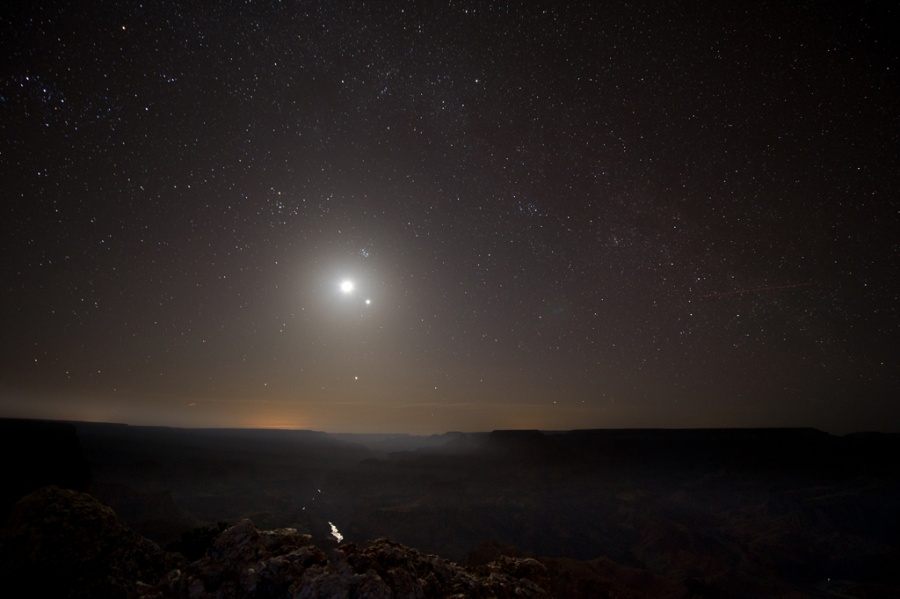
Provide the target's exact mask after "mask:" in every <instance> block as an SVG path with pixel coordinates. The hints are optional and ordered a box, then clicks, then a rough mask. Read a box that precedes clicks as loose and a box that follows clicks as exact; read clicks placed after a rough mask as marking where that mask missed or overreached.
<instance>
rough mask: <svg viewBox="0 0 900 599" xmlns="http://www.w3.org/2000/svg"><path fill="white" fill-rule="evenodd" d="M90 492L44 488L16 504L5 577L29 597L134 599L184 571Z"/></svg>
mask: <svg viewBox="0 0 900 599" xmlns="http://www.w3.org/2000/svg"><path fill="white" fill-rule="evenodd" d="M183 566H184V560H183V558H180V556H178V555H177V554H170V553H166V552H165V551H163V550H162V549H160V547H159V546H158V545H157V544H156V543H154V542H152V541H150V540H148V539H145V538H144V537H142V536H140V535H138V534H137V533H135V532H134V531H132V530H131V529H129V528H127V527H126V526H125V525H124V524H122V522H121V521H120V520H119V519H118V518H117V517H116V514H115V513H114V512H113V510H112V509H111V508H109V507H107V506H105V505H103V504H101V503H100V502H98V501H97V500H96V499H94V498H93V497H91V496H90V495H87V494H85V493H79V492H77V491H72V490H69V489H59V488H57V487H45V488H43V489H40V490H38V491H35V492H34V493H31V494H30V495H27V496H25V497H24V498H22V499H21V500H20V501H18V502H17V503H16V504H15V505H14V506H13V508H12V510H11V512H10V516H9V520H8V521H7V524H6V527H5V529H4V530H3V533H2V536H0V577H2V578H3V580H7V581H21V582H22V583H23V585H24V588H27V589H28V594H29V596H32V597H69V598H82V597H84V598H88V597H110V598H117V597H123V598H130V597H136V596H137V594H138V588H139V586H140V583H141V582H155V581H156V580H158V579H159V578H160V577H161V576H163V575H165V573H166V572H168V571H170V570H171V569H173V568H177V567H183Z"/></svg>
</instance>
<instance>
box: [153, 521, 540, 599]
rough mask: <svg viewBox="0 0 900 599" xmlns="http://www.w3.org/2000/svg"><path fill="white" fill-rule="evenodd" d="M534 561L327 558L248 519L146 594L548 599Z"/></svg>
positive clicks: (394, 547)
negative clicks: (477, 564)
mask: <svg viewBox="0 0 900 599" xmlns="http://www.w3.org/2000/svg"><path fill="white" fill-rule="evenodd" d="M544 578H546V570H545V568H544V566H543V565H542V564H541V563H540V562H538V561H537V560H534V559H528V558H503V559H501V560H498V561H495V562H492V563H491V564H489V565H488V566H487V567H486V568H483V569H480V570H479V571H477V572H475V571H469V570H466V569H464V568H461V567H460V566H458V565H456V564H454V563H451V562H449V561H447V560H445V559H442V558H440V557H437V556H434V555H427V554H424V553H420V552H419V551H416V550H415V549H410V548H409V547H404V546H403V545H400V544H399V543H394V542H392V541H389V540H387V539H378V540H377V541H373V542H371V543H368V544H367V545H366V546H365V547H358V546H357V545H355V544H353V543H349V544H346V545H342V546H341V547H339V548H337V549H333V550H330V551H328V552H325V551H323V550H322V549H320V548H318V547H316V546H315V545H313V543H312V538H311V537H310V536H309V535H306V534H300V533H298V532H297V531H296V530H294V529H291V528H287V529H280V530H272V531H261V530H258V529H257V528H256V527H255V526H254V525H253V523H252V522H250V521H249V520H244V521H242V522H240V523H238V524H237V525H235V526H233V527H231V528H229V529H228V530H226V531H225V532H223V533H222V534H221V535H220V536H219V537H218V538H217V539H216V540H215V542H214V543H213V546H212V547H211V548H210V550H209V551H208V552H207V555H206V556H205V557H203V558H202V559H200V560H197V561H195V562H194V563H192V564H190V565H189V566H188V567H187V568H185V569H183V570H173V571H171V572H170V573H169V574H168V575H167V576H166V577H165V578H164V579H163V580H161V581H160V582H159V583H158V584H157V585H155V586H153V587H145V588H144V589H143V591H142V595H143V596H144V597H145V598H147V599H149V598H151V597H152V598H169V597H178V598H199V597H214V598H221V599H226V598H233V597H234V598H236V597H255V598H257V599H262V598H272V599H275V598H279V599H280V598H285V599H287V598H291V599H313V598H316V599H319V598H322V599H324V598H334V599H339V598H349V597H366V598H373V599H379V598H384V599H388V598H392V597H411V598H422V599H426V598H429V597H440V598H445V597H460V598H463V597H472V598H480V597H484V598H487V597H496V598H497V599H503V598H506V597H510V598H512V597H516V598H523V599H524V598H528V597H533V598H539V597H549V596H550V595H549V594H548V593H547V592H546V590H545V589H544V588H543V587H542V586H540V585H539V584H538V581H542V579H544Z"/></svg>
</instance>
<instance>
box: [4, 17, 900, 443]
mask: <svg viewBox="0 0 900 599" xmlns="http://www.w3.org/2000/svg"><path fill="white" fill-rule="evenodd" d="M858 4H859V6H853V7H850V6H847V7H843V8H835V9H831V8H829V9H825V8H823V7H819V6H817V5H804V6H799V7H797V6H782V5H781V4H778V3H774V4H770V3H764V2H759V3H743V2H739V3H736V4H734V5H728V6H723V5H719V4H716V5H712V4H708V5H703V4H701V5H697V6H695V7H678V6H669V5H666V6H660V5H658V4H657V3H649V2H648V3H637V4H632V3H621V4H616V5H614V6H608V7H598V6H593V5H592V4H590V3H583V4H582V3H576V4H572V5H569V6H557V5H556V4H553V3H539V4H529V5H527V6H521V7H520V6H516V5H513V4H508V3H503V2H486V3H482V2H452V1H445V2H436V1H435V2H422V3H408V2H377V3H368V2H359V1H353V2H300V1H296V2H236V1H215V2H208V3H203V4H202V5H200V4H196V3H185V4H182V3H176V2H172V1H169V0H164V1H162V2H156V3H139V2H135V1H131V0H129V1H126V2H104V1H95V2H89V3H87V4H79V5H78V6H70V5H69V4H67V3H62V2H39V3H36V4H33V5H29V6H23V7H14V8H4V9H2V12H0V17H2V20H0V28H2V33H0V40H2V41H0V45H2V48H3V55H4V56H5V60H4V61H3V69H2V79H0V127H2V135H0V152H2V154H0V156H2V158H0V168H2V174H0V180H2V195H3V202H2V215H3V216H2V219H3V222H4V225H5V226H4V229H5V233H4V236H3V242H2V244H3V253H4V256H5V259H4V261H3V262H2V270H0V285H2V300H0V301H2V310H0V325H2V331H3V342H2V344H0V412H2V415H7V416H28V417H44V418H68V419H80V420H108V421H118V422H128V423H134V424H165V425H172V426H276V427H298V428H313V429H318V430H330V431H390V432H443V431H446V430H490V429H493V428H542V429H571V428H601V427H622V426H628V427H643V426H648V427H683V426H689V427H690V426H816V427H820V428H824V429H826V430H830V431H835V432H846V431H851V430H872V429H876V430H897V427H898V422H900V419H898V417H900V408H898V405H897V401H896V397H898V392H900V376H898V364H897V356H898V355H900V352H898V350H900V347H898V342H897V339H898V319H897V298H898V285H897V283H896V278H895V273H896V272H897V271H898V266H900V261H898V245H897V231H898V230H900V227H898V225H900V223H898V190H900V186H898V173H900V168H898V164H900V161H898V108H897V107H898V105H900V103H898V79H897V72H898V69H900V48H898V44H897V42H896V41H895V37H894V35H893V30H892V28H891V27H890V26H889V23H891V22H895V21H896V18H897V15H896V10H895V9H892V8H889V7H885V6H883V5H880V4H876V3H858Z"/></svg>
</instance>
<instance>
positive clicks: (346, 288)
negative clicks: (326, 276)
mask: <svg viewBox="0 0 900 599" xmlns="http://www.w3.org/2000/svg"><path fill="white" fill-rule="evenodd" d="M341 291H343V292H344V293H350V292H351V291H353V281H341Z"/></svg>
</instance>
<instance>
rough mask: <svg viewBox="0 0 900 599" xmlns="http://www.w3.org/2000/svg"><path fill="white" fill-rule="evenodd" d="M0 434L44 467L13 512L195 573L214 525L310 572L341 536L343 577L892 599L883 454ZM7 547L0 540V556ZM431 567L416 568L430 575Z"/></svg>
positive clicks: (568, 435)
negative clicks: (279, 544)
mask: <svg viewBox="0 0 900 599" xmlns="http://www.w3.org/2000/svg"><path fill="white" fill-rule="evenodd" d="M2 426H3V427H4V428H3V430H4V431H8V432H9V431H12V432H10V433H9V435H7V438H8V439H18V443H20V444H21V447H22V448H26V449H25V451H19V450H17V449H16V447H15V444H10V442H6V444H5V445H4V449H5V455H6V457H7V459H10V458H11V457H12V456H19V455H24V454H25V453H27V452H28V451H31V452H34V453H35V455H38V454H40V455H41V456H43V457H41V458H40V459H38V460H36V461H35V462H33V464H34V465H33V467H31V468H30V469H27V468H26V469H24V470H22V469H19V470H15V469H13V470H12V475H13V477H14V480H12V481H11V483H12V484H11V485H10V486H8V488H11V489H16V490H17V491H16V492H17V493H19V494H20V495H24V494H25V493H27V492H29V491H31V490H33V487H35V485H36V484H38V483H40V484H45V483H54V484H57V485H58V486H62V487H71V488H77V489H81V490H86V491H88V492H89V493H90V494H91V495H92V496H93V497H96V499H97V500H99V501H100V502H102V504H106V505H108V506H111V507H112V509H113V510H114V511H115V514H117V516H118V518H119V519H121V521H122V522H123V523H124V524H125V525H127V527H128V528H129V529H130V530H133V531H135V534H136V535H142V536H143V537H147V538H148V539H151V540H152V541H154V542H155V543H156V544H158V545H159V546H161V547H168V548H169V549H171V550H175V549H178V550H180V551H181V552H182V553H184V554H188V553H192V555H190V556H189V557H190V559H191V560H197V559H205V558H202V557H201V556H202V555H203V551H204V549H206V548H207V547H211V546H212V545H213V544H214V543H215V542H218V541H217V540H216V539H218V538H219V537H221V536H222V535H224V534H227V531H228V530H231V529H232V528H234V527H233V526H232V527H231V528H229V527H228V526H226V524H225V523H228V524H229V525H238V524H240V523H241V522H243V521H244V519H249V520H250V521H252V523H253V524H252V525H250V524H244V525H242V526H243V527H244V528H242V529H240V530H243V531H244V533H242V534H250V535H251V536H253V534H256V533H252V534H251V532H249V531H251V528H252V530H257V531H259V530H263V531H264V530H274V529H281V528H292V529H296V531H297V534H299V535H308V537H309V547H313V546H314V547H316V548H317V549H316V550H315V551H320V552H324V553H322V555H324V556H326V558H327V559H326V560H325V561H324V562H322V561H321V560H322V559H323V558H321V557H318V558H316V559H318V560H319V561H320V562H321V563H319V562H317V563H319V566H321V568H323V570H322V572H323V573H326V571H329V570H328V568H331V567H332V565H333V564H332V562H333V559H337V558H334V556H333V555H331V554H329V553H328V552H329V551H335V550H337V547H338V545H339V544H340V543H339V540H337V539H336V536H335V533H337V534H340V535H342V536H343V541H342V543H343V548H342V549H341V551H342V553H341V555H343V556H344V557H341V558H340V559H341V560H344V559H349V560H350V561H351V562H353V560H354V559H357V558H351V557H349V556H351V555H357V554H358V555H362V554H363V553H365V552H366V551H370V553H368V554H365V555H367V556H368V557H365V558H363V557H360V558H358V559H359V560H362V561H360V562H359V564H362V563H363V562H365V561H366V560H375V561H376V562H377V561H378V560H379V559H382V558H379V557H377V556H378V555H380V554H381V553H383V552H388V553H390V551H393V550H390V549H389V546H390V544H389V542H387V541H382V542H381V543H382V544H381V545H373V546H372V547H375V548H374V549H371V550H370V549H366V548H365V547H366V546H365V543H366V542H367V541H370V540H373V539H391V542H392V543H395V544H398V545H396V546H397V547H403V549H402V551H401V553H403V555H404V556H406V557H404V558H403V559H407V558H408V559H409V560H412V561H413V562H415V560H419V559H425V558H422V557H421V556H433V555H438V556H441V557H442V558H447V559H450V560H453V561H454V562H458V563H459V564H462V565H465V566H468V567H469V568H470V569H469V570H468V571H467V572H468V574H466V575H465V576H464V575H463V574H457V573H453V572H450V571H449V570H447V571H446V572H445V571H444V570H440V571H441V572H444V574H441V576H444V575H446V576H450V577H451V578H452V577H453V576H458V577H457V578H454V580H456V581H457V583H458V584H459V585H463V586H464V585H465V584H469V582H465V581H467V580H469V579H468V578H466V576H476V578H477V574H478V569H479V568H482V569H483V568H488V569H490V568H495V569H496V568H499V567H500V566H497V565H496V564H498V563H505V564H506V566H503V568H506V570H503V572H504V575H509V576H512V579H515V580H518V581H520V583H521V584H523V585H524V584H525V583H524V582H521V581H523V580H529V581H530V582H531V583H534V585H536V586H535V589H537V590H534V589H532V590H534V592H535V593H538V594H535V595H533V596H544V595H540V594H539V593H542V592H543V593H546V594H547V595H546V596H556V597H604V596H613V595H615V596H625V597H664V596H668V597H690V596H696V597H719V596H721V597H760V596H770V597H774V596H786V595H789V594H791V593H795V594H798V596H799V595H802V596H821V597H833V596H850V597H855V596H866V597H879V596H884V597H888V596H897V595H898V594H900V584H898V582H897V580H896V570H897V564H900V510H898V509H897V507H898V506H900V463H898V460H897V458H896V457H895V456H897V455H900V452H898V449H900V437H898V436H897V435H887V434H857V435H847V436H843V437H838V436H833V435H829V434H827V433H823V432H821V431H817V430H813V429H732V430H724V429H708V430H707V429H704V430H584V431H570V432H546V431H543V432H542V431H494V432H492V433H446V434H444V435H435V436H431V437H415V436H409V435H328V434H324V433H316V432H310V431H272V430H188V429H168V428H146V427H131V426H124V425H109V424H87V423H62V424H54V423H31V422H23V421H5V422H2ZM76 435H77V436H76ZM40 438H46V439H47V440H48V441H47V444H46V445H43V444H41V443H39V442H38V441H37V439H40ZM35 447H43V448H44V449H43V450H41V451H43V452H44V453H40V452H38V450H37V449H35ZM27 448H31V449H27ZM85 464H89V465H90V474H89V476H88V472H87V469H86V467H85ZM16 477H18V478H16ZM17 498H18V497H12V496H11V495H10V499H9V503H11V502H12V501H13V500H14V499H17ZM18 517H19V518H20V519H21V517H22V516H21V512H20V514H19V516H18ZM20 526H21V524H20ZM248 527H250V528H248ZM223 531H225V532H223ZM338 531H339V532H338ZM10 534H11V533H10V531H9V527H7V531H6V533H5V537H4V538H5V539H6V541H5V542H6V546H7V548H8V544H9V539H10ZM232 534H237V533H232ZM254 538H255V537H254ZM291 538H292V539H294V537H291ZM298 538H299V537H298ZM291 543H293V544H294V545H296V544H297V543H299V541H297V540H296V539H294V540H292V541H291ZM303 543H306V541H304V542H303ZM303 543H300V545H302V546H304V547H305V546H306V545H304V544H303ZM348 543H349V545H348ZM385 543H387V544H385ZM294 545H291V546H292V547H293V546H294ZM187 547H191V549H190V550H188V549H187ZM198 548H199V549H198ZM409 548H415V550H412V549H409ZM291 551H293V549H292V550H291ZM308 551H312V549H309V550H308ZM398 551H399V550H398ZM412 551H418V552H422V553H416V554H415V555H417V556H420V557H411V556H412V555H413V554H412V553H409V552H412ZM354 552H356V553H354ZM360 552H362V553H360ZM313 553H315V552H313ZM6 555H8V553H7V554H6ZM154 555H155V554H154ZM208 555H209V554H208V552H207V557H208ZM279 555H280V554H279ZM285 555H286V554H285ZM316 555H318V554H316ZM275 557H277V556H275ZM275 557H273V558H272V559H275ZM154 559H156V558H154ZM167 559H169V558H167ZM278 559H287V558H282V557H279V558H278ZM398 559H399V558H398ZM329 560H332V561H329ZM431 560H432V558H431V557H428V558H427V559H426V560H425V561H426V562H427V563H428V564H431V565H429V566H427V567H428V568H432V570H431V571H432V572H437V570H433V568H438V565H436V564H437V562H432V561H431ZM503 560H507V561H506V562H503ZM509 560H525V561H520V562H516V563H513V562H511V561H509ZM527 560H532V561H530V562H529V561H527ZM165 563H166V564H169V563H170V562H165ZM195 563H197V562H195ZM272 563H273V564H274V563H276V562H272ZM279 563H280V562H279ZM336 563H337V562H334V564H336ZM353 563H354V564H355V563H356V562H353ZM366 563H368V562H366ZM410 563H412V562H410ZM416 563H418V562H416ZM422 563H423V564H424V563H425V562H422ZM329 564H332V565H329ZM491 564H494V565H491ZM535 564H537V565H535ZM154 567H155V566H154ZM198 567H200V566H198ZM203 567H204V568H206V567H212V566H211V565H210V564H209V563H206V565H204V566H203ZM273 567H274V566H273ZM292 567H293V566H292ZM308 567H309V565H308V564H307V565H305V566H303V568H308ZM334 567H337V566H334ZM353 567H354V568H356V567H357V566H356V565H354V566H353ZM362 567H363V566H362V565H359V568H362ZM422 567H423V568H424V567H425V566H424V565H423V566H422ZM454 567H456V566H454ZM516 568H519V569H522V568H524V569H525V570H528V571H527V572H525V571H524V570H523V571H519V570H516ZM529 568H530V570H529ZM351 569H352V568H351ZM438 569H440V568H438ZM301 570H302V571H301ZM301 570H298V572H299V574H298V575H300V576H302V575H304V574H303V572H306V570H305V569H301ZM376 570H377V569H376ZM388 570H390V568H388ZM388 570H384V572H382V573H383V574H384V576H388V574H387V573H386V572H388ZM204 571H205V570H204ZM354 571H355V570H354ZM497 571H498V572H499V570H497ZM154 572H155V573H158V568H157V570H154ZM198 572H199V570H198ZM366 572H367V570H365V569H363V570H361V571H360V572H357V575H358V576H363V577H364V576H366V575H367V574H366ZM379 572H381V571H380V570H379ZM454 572H455V571H454ZM485 572H487V570H484V571H482V574H484V573H485ZM516 572H518V573H516ZM324 575H325V574H323V576H324ZM197 576H200V574H197ZM203 576H207V574H203ZM398 576H399V575H398ZM435 576H437V574H435ZM512 579H511V580H512ZM279 580H281V579H279ZM348 580H349V579H348ZM354 580H356V582H354V583H353V584H357V583H358V585H362V584H363V583H364V581H363V580H362V578H360V579H359V580H357V579H354ZM447 580H450V578H448V579H447ZM472 580H474V579H472ZM144 582H146V583H148V584H151V583H153V581H150V580H144ZM182 582H183V581H182ZM369 582H371V584H375V582H372V581H369ZM520 583H516V584H520ZM153 584H155V583H153ZM173 584H174V583H173ZM179 584H181V583H179ZM185 584H187V583H185ZM273 584H274V583H273ZM347 584H350V583H347ZM366 584H369V583H366ZM385 584H387V582H385ZM398 584H399V583H398ZM454 584H456V583H454ZM471 584H475V583H474V582H472V583H471ZM279 585H280V586H279ZM276 586H277V587H278V589H280V590H278V592H275V591H273V593H274V594H271V595H265V596H273V597H274V596H285V597H287V596H299V593H300V592H301V591H300V590H298V589H300V587H299V586H297V585H296V584H293V583H292V584H287V583H285V582H284V580H281V582H278V583H277V585H276ZM376 586H377V585H376ZM388 586H390V585H388ZM439 586H440V585H439V584H437V583H432V584H431V586H430V587H428V588H429V589H431V590H430V591H428V592H432V591H433V592H437V591H436V590H435V589H437V588H438V587H439ZM527 586H528V585H525V586H524V587H522V588H525V587H527ZM282 587H283V588H282ZM166 588H170V587H166ZM171 588H174V587H171ZM171 588H170V591H171ZM273 588H274V587H273ZM348 588H349V587H348ZM353 588H357V587H353ZM359 588H362V587H359ZM372 588H375V587H372ZM379 588H380V587H379ZM391 588H393V587H391ZM459 588H463V587H459ZM472 588H475V587H472ZM479 588H481V587H479ZM528 588H531V587H528ZM289 589H293V590H291V591H289ZM142 592H143V591H142ZM160 592H162V591H160ZM166 592H169V591H166ZM171 592H172V593H174V592H175V591H171ZM348 592H349V591H348ZM354 592H357V591H354ZM473 592H474V591H473ZM485 592H487V591H485ZM523 592H524V591H523ZM279 593H280V594H279ZM495 595H496V593H495ZM160 596H187V595H177V593H176V594H175V595H166V594H165V593H163V594H162V595H160ZM260 596H263V595H260ZM329 596H330V595H329ZM334 596H341V595H334ZM360 596H365V595H360ZM385 596H389V595H385ZM423 596H432V595H427V594H426V595H423ZM434 596H439V595H434ZM485 596H490V595H485Z"/></svg>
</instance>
